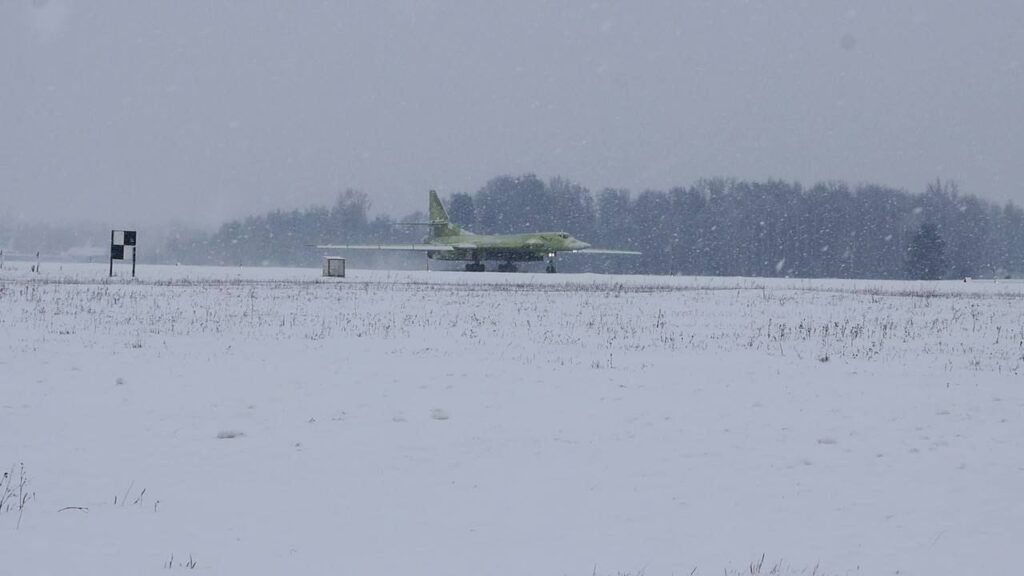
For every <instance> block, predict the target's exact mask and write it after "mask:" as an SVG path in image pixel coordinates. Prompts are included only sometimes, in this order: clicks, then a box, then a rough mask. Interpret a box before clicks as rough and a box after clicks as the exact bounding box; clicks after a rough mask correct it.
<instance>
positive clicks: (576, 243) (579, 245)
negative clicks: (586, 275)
mask: <svg viewBox="0 0 1024 576" xmlns="http://www.w3.org/2000/svg"><path fill="white" fill-rule="evenodd" d="M587 248H590V244H587V243H586V242H583V241H581V240H575V239H574V240H573V246H572V249H573V250H586V249H587Z"/></svg>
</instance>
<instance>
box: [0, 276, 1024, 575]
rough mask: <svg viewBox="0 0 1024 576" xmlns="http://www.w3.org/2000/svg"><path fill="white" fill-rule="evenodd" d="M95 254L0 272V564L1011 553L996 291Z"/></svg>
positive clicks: (1013, 462)
mask: <svg viewBox="0 0 1024 576" xmlns="http://www.w3.org/2000/svg"><path fill="white" fill-rule="evenodd" d="M105 272H106V268H105V266H93V267H86V266H72V265H64V266H63V267H61V266H59V265H57V264H53V265H44V268H43V272H42V274H32V273H30V272H29V271H28V265H27V264H24V265H19V264H18V263H8V266H7V267H6V268H5V269H4V270H2V271H0V468H3V469H4V470H7V471H13V480H14V481H15V482H14V488H18V486H17V483H18V482H17V480H18V479H19V478H20V477H21V467H20V464H21V463H23V464H24V477H25V478H26V479H27V486H28V489H29V490H30V492H31V495H32V497H31V498H29V499H28V500H27V501H25V503H24V506H23V510H19V508H20V507H21V506H18V505H17V502H18V500H16V499H15V500H8V506H7V508H4V509H0V574H8V573H9V574H12V575H13V574H27V573H40V574H43V573H74V572H83V571H84V572H94V571H95V572H103V573H118V574H140V573H149V572H156V571H158V570H163V569H165V568H166V567H167V566H168V565H170V567H171V568H173V569H175V570H183V569H189V567H190V566H192V563H191V562H190V558H191V561H193V562H194V569H195V570H197V571H203V572H206V573H218V574H220V573H224V574H231V573H234V574H281V573H325V572H334V573H360V574H371V573H372V574H414V573H415V574H422V573H428V574H508V575H513V574H514V575H517V576H518V575H522V574H557V575H561V574H579V575H589V574H592V573H597V574H617V573H619V572H623V573H627V572H631V573H639V572H641V571H643V572H644V573H646V574H648V575H651V576H654V575H662V574H665V575H669V574H690V573H691V572H692V571H694V569H696V572H695V573H696V574H721V573H722V570H723V569H727V570H729V571H730V572H736V573H744V574H747V573H749V572H750V570H749V564H750V563H751V562H753V561H757V560H759V559H760V558H761V555H762V554H765V558H766V560H765V565H764V567H763V568H762V573H765V574H767V573H768V572H769V569H770V568H771V567H773V566H775V565H776V564H777V563H780V562H781V563H782V565H783V568H782V570H781V571H780V573H782V574H805V573H806V574H811V573H812V571H814V570H815V568H816V566H817V573H818V574H894V573H897V571H898V572H899V573H900V574H928V575H934V574H970V573H975V574H980V573H987V574H998V573H1005V574H1010V573H1013V572H1014V571H1015V569H1017V568H1018V567H1019V564H1020V562H1019V558H1018V555H1017V554H1016V552H1017V551H1016V546H1015V544H1016V543H1017V542H1019V541H1020V540H1021V539H1022V538H1024V386H1022V384H1024V373H1022V368H1024V284H1020V283H1014V282H1000V283H994V282H968V283H960V282H948V283H946V282H936V283H905V282H882V281H837V280H822V281H809V280H767V279H735V278H659V277H616V276H597V275H555V276H547V275H531V274H512V275H499V274H465V273H438V272H434V273H427V272H369V271H358V270H356V271H350V277H349V278H346V279H330V280H329V281H328V280H325V279H321V278H319V276H318V274H319V272H318V271H316V270H283V269H237V268H236V269H228V268H207V269H203V268H187V267H151V266H140V267H139V275H140V279H139V280H136V281H131V280H127V279H124V278H120V279H114V280H113V281H108V280H107V279H105V278H104V277H103V276H104V274H105ZM2 493H3V488H2V487H0V494H2ZM115 498H116V503H115ZM11 502H14V503H15V505H14V506H13V507H11V506H10V504H11ZM68 507H72V508H68ZM8 508H9V509H8ZM19 517H20V527H19V526H18V522H19ZM172 557H173V558H172Z"/></svg>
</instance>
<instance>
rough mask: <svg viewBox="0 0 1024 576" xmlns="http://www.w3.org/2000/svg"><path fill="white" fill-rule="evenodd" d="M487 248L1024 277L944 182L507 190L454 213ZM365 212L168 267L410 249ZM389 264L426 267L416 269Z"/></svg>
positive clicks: (1018, 255) (236, 239) (659, 269)
mask: <svg viewBox="0 0 1024 576" xmlns="http://www.w3.org/2000/svg"><path fill="white" fill-rule="evenodd" d="M446 206H447V208H448V212H449V215H450V216H451V218H452V220H453V221H454V222H456V223H458V224H460V225H462V226H463V227H464V228H467V229H469V230H472V231H474V232H476V233H480V234H500V233H512V232H531V231H555V230H558V231H566V232H569V233H571V234H573V235H574V236H576V237H577V238H580V239H581V240H585V241H587V242H590V243H591V244H593V245H594V246H597V247H604V248H620V249H634V250H639V251H641V252H643V255H642V256H639V257H612V256H605V257H598V256H588V257H585V258H584V257H582V256H566V257H565V258H562V260H561V261H560V264H559V265H560V267H561V268H562V269H564V270H566V271H571V270H592V271H598V272H610V273H642V274H681V275H726V276H792V277H813V278H818V277H831V278H960V277H967V276H971V277H988V278H991V277H1005V276H1009V275H1018V276H1019V275H1022V274H1024V211H1022V210H1021V209H1020V208H1019V207H1017V206H1016V205H1014V204H1013V203H1007V204H1005V205H998V204H995V203H992V202H989V201H986V200H983V199H980V198H978V197H976V196H971V195H963V194H961V193H960V192H959V190H958V189H957V186H956V185H955V184H954V183H949V182H941V181H936V182H933V183H931V184H929V185H928V186H927V188H926V190H925V191H924V192H921V193H910V192H906V191H902V190H897V189H893V188H887V187H884V186H878V185H870V184H866V185H859V186H854V187H851V186H849V185H848V184H846V183H843V182H825V183H819V184H816V185H814V186H812V187H809V188H805V187H803V186H802V185H800V184H799V183H795V182H784V181H778V180H769V181H764V182H749V181H742V180H732V179H709V180H700V181H698V182H696V183H694V184H693V185H691V186H689V187H676V188H672V189H670V190H647V191H644V192H641V193H639V194H636V195H633V194H631V193H630V192H629V191H628V190H624V189H614V188H605V189H602V190H599V191H598V192H597V193H593V192H591V191H590V190H589V189H587V188H585V187H583V186H581V185H579V184H576V183H573V182H571V181H569V180H566V179H563V178H554V179H551V180H548V181H546V182H545V181H544V180H542V179H540V178H538V177H537V176H535V175H532V174H527V175H522V176H500V177H497V178H494V179H492V180H490V181H489V182H487V183H486V184H485V185H484V186H483V187H481V188H480V189H479V190H477V191H475V192H473V193H468V192H458V193H455V194H453V195H451V196H450V197H449V198H448V199H447V202H446ZM370 208H371V202H370V198H369V197H368V196H367V195H366V194H365V193H362V192H356V191H346V192H344V193H342V194H340V195H339V197H338V199H337V201H336V202H335V204H334V205H333V206H331V207H323V206H318V207H313V208H309V209H306V210H301V211H300V210H295V211H290V212H284V211H274V212H270V213H268V214H263V215H258V216H251V217H248V218H245V219H241V220H235V221H231V222H227V223H225V224H224V225H222V226H221V227H220V229H219V230H218V231H217V232H216V233H214V234H211V235H208V236H199V235H194V234H193V235H189V236H184V237H178V238H173V239H172V240H171V241H169V242H168V243H167V245H166V246H165V247H164V250H163V253H162V254H163V256H164V259H165V260H175V261H179V262H183V263H197V264H231V265H267V264H272V265H317V264H318V263H319V259H320V256H321V254H320V253H319V252H318V251H316V250H315V249H311V248H309V247H308V246H306V245H307V244H316V243H324V242H333V243H362V242H414V241H418V240H419V239H421V237H422V235H423V230H422V228H415V227H404V226H400V225H398V224H399V223H400V222H402V221H406V222H409V221H422V220H423V219H425V216H424V215H423V213H414V214H410V215H407V216H406V217H404V218H401V219H398V220H396V219H394V218H393V217H391V216H389V215H378V216H375V217H371V216H370ZM382 257H390V258H392V259H393V260H392V262H393V263H397V264H406V265H409V266H418V265H419V263H420V262H421V261H422V255H419V256H418V257H413V256H410V257H405V258H404V259H395V258H396V257H394V256H382Z"/></svg>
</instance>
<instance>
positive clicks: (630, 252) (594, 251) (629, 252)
mask: <svg viewBox="0 0 1024 576" xmlns="http://www.w3.org/2000/svg"><path fill="white" fill-rule="evenodd" d="M572 252H573V254H619V255H622V256H639V255H641V254H642V252H637V251H636V250H608V249H606V248H584V249H583V250H573V251H572Z"/></svg>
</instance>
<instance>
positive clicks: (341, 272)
mask: <svg viewBox="0 0 1024 576" xmlns="http://www.w3.org/2000/svg"><path fill="white" fill-rule="evenodd" d="M324 276H330V277H333V278H344V277H345V259H344V258H340V257H338V256H327V257H325V258H324Z"/></svg>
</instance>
